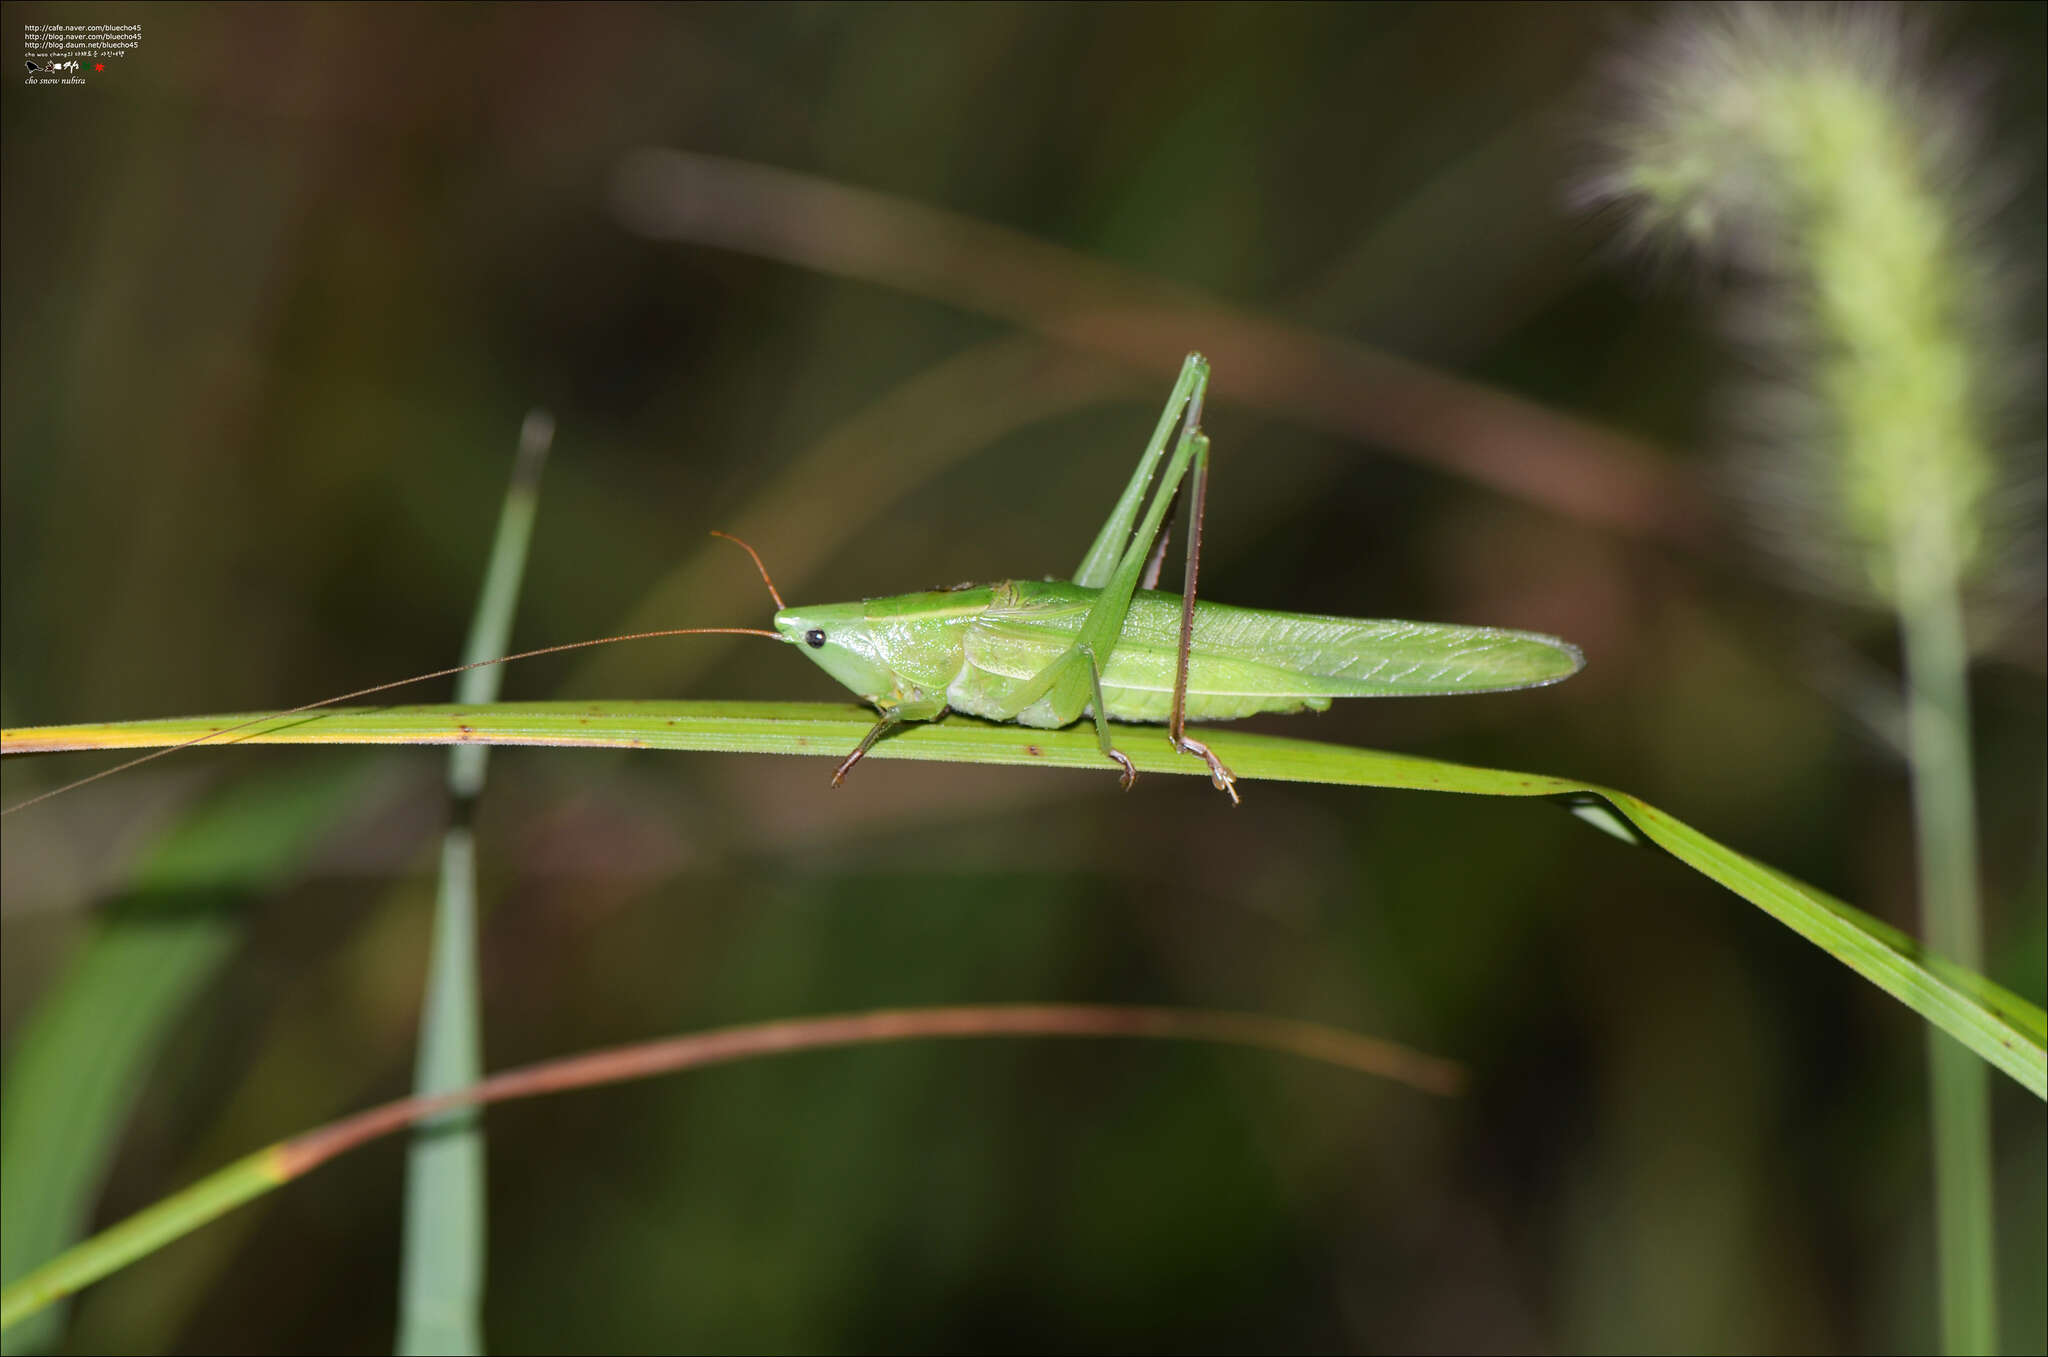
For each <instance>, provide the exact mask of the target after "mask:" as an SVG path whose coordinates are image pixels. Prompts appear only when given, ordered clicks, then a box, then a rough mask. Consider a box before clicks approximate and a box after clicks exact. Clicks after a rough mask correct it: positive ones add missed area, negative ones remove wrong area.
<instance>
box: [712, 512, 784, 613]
mask: <svg viewBox="0 0 2048 1357" xmlns="http://www.w3.org/2000/svg"><path fill="white" fill-rule="evenodd" d="M711 535H712V536H713V537H723V538H724V539H725V540H726V541H728V542H738V543H739V547H740V549H741V550H742V551H744V552H746V553H747V555H749V556H751V557H753V558H754V569H756V570H758V571H760V572H761V583H763V584H765V585H767V586H768V597H770V598H772V599H774V600H775V611H777V612H781V611H782V610H783V609H784V608H787V607H788V606H789V605H788V604H787V603H784V602H783V601H782V595H781V594H780V593H779V592H777V590H776V588H775V581H774V580H771V579H769V578H768V567H767V566H765V565H762V564H761V553H760V552H758V551H756V550H754V549H753V548H752V547H750V546H748V545H747V544H746V543H745V542H741V541H740V539H739V538H737V537H734V536H733V535H732V534H731V533H729V532H720V531H719V530H718V529H716V528H713V529H712V530H711Z"/></svg>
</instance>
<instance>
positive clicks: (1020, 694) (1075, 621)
mask: <svg viewBox="0 0 2048 1357" xmlns="http://www.w3.org/2000/svg"><path fill="white" fill-rule="evenodd" d="M1208 385H1209V364H1208V362H1207V360H1205V359H1204V358H1203V357H1202V356H1201V355H1200V354H1199V353H1191V354H1189V355H1188V357H1187V361H1186V362H1185V363H1184V364H1183V365H1182V366H1181V372H1180V380H1179V381H1177V382H1176V383H1175V384H1174V388H1173V394H1172V395H1171V396H1169V397H1168V398H1167V402H1166V409H1165V410H1164V411H1162V412H1161V413H1160V416H1159V424H1158V427H1157V428H1155V429H1154V430H1153V432H1152V439H1151V442H1150V443H1149V444H1148V445H1147V446H1146V448H1145V452H1144V455H1143V456H1142V457H1140V458H1139V459H1138V466H1137V470H1136V471H1134V472H1133V473H1132V475H1131V479H1130V482H1129V484H1127V485H1126V486H1125V487H1124V492H1123V494H1122V495H1121V496H1120V497H1119V498H1118V499H1117V502H1116V507H1115V508H1114V509H1112V510H1111V511H1110V515H1109V518H1108V520H1107V521H1106V522H1105V523H1103V525H1102V531H1101V532H1099V533H1097V534H1096V537H1095V541H1094V543H1093V545H1091V546H1090V547H1089V548H1088V554H1087V555H1086V556H1085V557H1083V558H1082V561H1081V565H1080V568H1079V569H1078V570H1076V571H1075V572H1074V578H1073V580H1072V582H1070V583H1067V582H1057V581H1035V580H1004V581H1001V582H1000V583H996V584H990V585H980V586H969V587H963V588H958V589H951V590H940V591H935V592H928V593H919V594H903V595H899V596H897V597H894V598H871V599H867V600H865V601H863V602H860V603H837V604H830V605H826V606H822V607H800V608H788V607H782V606H781V604H782V598H781V595H779V594H777V595H776V596H775V602H776V604H777V606H778V609H779V611H777V613H776V614H775V623H774V625H775V629H776V631H778V632H780V633H781V634H782V635H783V636H784V637H785V638H787V639H789V640H791V641H796V642H799V643H800V644H802V645H803V646H804V647H805V648H806V649H807V650H808V651H809V652H810V657H811V658H812V659H813V660H814V661H816V662H817V664H818V666H819V667H820V668H822V669H823V670H824V671H825V672H826V673H828V674H830V675H831V676H832V677H833V678H835V679H837V680H839V682H841V683H843V684H845V685H846V686H847V687H848V688H850V689H852V690H853V692H855V693H856V694H858V695H859V696H860V697H861V699H862V700H863V701H866V702H869V703H872V704H873V705H874V706H875V707H876V709H877V710H879V711H880V712H881V719H880V720H878V721H876V722H875V724H874V727H873V728H872V729H870V730H869V731H868V733H867V737H866V738H865V739H863V740H862V741H861V742H860V745H859V746H858V747H857V748H856V749H855V750H854V751H853V752H852V753H851V754H849V755H847V757H846V759H845V761H844V762H842V763H841V764H840V765H839V768H838V770H837V771H835V772H834V773H833V775H832V782H833V785H834V786H837V785H838V784H839V782H840V781H841V780H842V779H843V778H845V776H846V773H847V770H848V769H850V768H852V767H853V765H854V764H856V763H858V762H860V760H861V758H862V757H863V756H864V755H865V754H866V753H867V752H868V750H870V749H871V748H873V747H874V744H875V741H877V740H879V739H881V738H882V737H883V736H885V735H887V734H888V733H889V732H890V731H891V730H893V729H895V728H896V727H898V726H899V725H901V724H903V723H904V722H906V721H933V720H937V719H938V718H939V717H941V716H943V715H944V714H945V713H946V712H947V711H949V710H950V711H959V712H964V713H966V714H968V715H970V716H979V717H984V718H987V719H989V720H994V721H1016V722H1018V723H1019V724H1021V725H1026V726H1035V727H1039V728H1051V727H1057V726H1066V725H1071V724H1073V723H1074V722H1075V721H1078V720H1080V719H1081V718H1082V717H1083V716H1087V717H1090V718H1091V719H1092V720H1093V721H1094V723H1095V736H1096V741H1097V743H1098V744H1099V745H1100V746H1101V748H1102V753H1103V756H1104V757H1105V758H1107V759H1110V760H1112V761H1113V762H1115V763H1116V764H1117V765H1118V766H1119V767H1121V768H1122V770H1123V774H1122V776H1123V785H1124V786H1125V787H1126V788H1129V787H1130V786H1131V784H1132V782H1133V781H1134V780H1135V779H1136V777H1137V770H1136V769H1135V768H1133V767H1132V766H1131V761H1130V760H1129V759H1128V758H1126V757H1125V756H1124V755H1123V754H1122V753H1120V752H1119V751H1118V750H1117V748H1116V745H1115V743H1114V741H1113V739H1112V737H1111V734H1110V725H1109V723H1110V722H1111V721H1148V722H1158V721H1164V722H1166V726H1167V737H1166V738H1167V740H1168V742H1169V743H1170V744H1172V746H1173V747H1174V748H1175V749H1176V750H1178V751H1180V752H1182V753H1186V754H1191V755H1194V756H1196V757H1198V758H1200V759H1202V760H1203V761H1204V762H1205V763H1207V764H1208V766H1209V777H1210V780H1211V781H1212V782H1213V783H1214V784H1215V785H1216V787H1217V788H1218V789H1219V790H1221V791H1225V792H1228V793H1229V794H1230V799H1231V800H1232V802H1236V801H1237V799H1238V795H1237V786H1236V781H1237V780H1236V778H1235V777H1233V776H1232V774H1231V772H1230V770H1229V769H1228V768H1226V767H1224V766H1223V762H1222V760H1220V759H1218V758H1217V757H1216V755H1215V754H1213V753H1211V752H1210V750H1209V747H1208V746H1207V745H1205V744H1203V743H1202V742H1201V741H1199V740H1195V739H1191V738H1190V737H1189V736H1188V734H1187V729H1186V727H1187V723H1188V722H1189V721H1228V720H1231V719H1233V718H1236V717H1241V716H1251V715H1253V714H1255V713H1260V712H1293V711H1301V710H1303V709H1312V710H1316V711H1321V710H1323V709H1324V708H1327V707H1328V706H1329V705H1330V699H1331V698H1333V697H1387V696H1402V695H1417V694H1428V693H1484V692H1499V691H1503V690H1506V689H1513V688H1536V687H1541V686H1543V685H1545V684H1550V683H1556V682H1558V681H1560V680H1562V679H1566V678H1569V677H1571V676H1572V675H1573V674H1575V673H1577V672H1578V671H1579V668H1580V667H1581V666H1582V665H1583V664H1584V663H1585V659H1584V657H1583V656H1582V655H1581V654H1580V653H1579V650H1578V648H1577V647H1576V646H1573V645H1570V644H1569V643H1567V642H1564V641H1560V640H1558V639H1557V638H1556V637H1554V636H1542V635H1538V634H1536V633H1534V632H1526V631H1503V630H1500V629H1498V628H1493V627H1467V626H1454V625H1444V624H1435V623H1425V622H1397V621H1363V620H1359V619H1354V618H1346V617H1318V616H1312V615H1309V614H1304V613H1279V612H1267V611H1263V610H1258V609H1251V608H1233V607H1228V606H1225V605H1223V604H1217V603H1204V602H1199V601H1197V598H1196V592H1195V580H1196V572H1197V568H1198V567H1199V565H1200V563H1201V556H1202V508H1203V501H1204V499H1205V497H1206V492H1207V489H1208V476H1209V440H1208V438H1207V437H1206V436H1204V434H1203V433H1202V402H1203V397H1204V396H1205V395H1206V394H1207V391H1208ZM1176 424H1178V425H1179V427H1180V436H1179V438H1178V439H1177V440H1175V439H1173V431H1174V427H1175V425H1176ZM1169 441H1172V442H1173V443H1174V448H1173V456H1172V460H1171V461H1169V462H1168V463H1167V465H1166V470H1165V472H1164V474H1163V475H1160V476H1159V477H1158V485H1157V487H1156V488H1155V489H1153V491H1152V498H1151V503H1150V504H1149V505H1147V506H1146V508H1145V516H1144V519H1143V521H1142V522H1141V521H1139V518H1138V510H1139V506H1140V505H1141V504H1144V503H1145V492H1146V490H1147V488H1148V487H1149V486H1151V484H1152V481H1153V479H1154V473H1155V472H1156V471H1157V470H1158V466H1159V461H1160V459H1161V458H1162V457H1164V456H1165V455H1166V449H1167V445H1168V443H1169ZM1183 485H1186V486H1187V487H1188V494H1187V500H1188V547H1187V568H1186V578H1185V581H1184V583H1183V585H1182V589H1183V592H1182V593H1181V594H1179V595H1173V594H1164V593H1156V592H1153V590H1152V586H1153V584H1155V583H1156V582H1157V581H1158V576H1159V568H1160V565H1161V563H1162V561H1163V559H1164V556H1165V550H1166V523H1167V518H1168V515H1169V514H1170V513H1171V511H1172V507H1173V504H1174V502H1175V500H1176V499H1177V498H1178V497H1179V495H1180V492H1181V489H1182V487H1183ZM1134 529H1135V530H1134ZM758 563H759V558H756V564H758ZM762 575H763V578H764V579H765V578H766V575H767V572H766V571H765V570H763V572H762ZM769 591H770V592H771V593H773V592H774V586H773V585H772V584H771V585H770V586H769Z"/></svg>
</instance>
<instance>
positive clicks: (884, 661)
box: [774, 603, 898, 701]
mask: <svg viewBox="0 0 2048 1357" xmlns="http://www.w3.org/2000/svg"><path fill="white" fill-rule="evenodd" d="M774 626H775V630H777V631H778V632H781V633H782V636H783V639H785V640H788V641H792V642H794V643H796V644H797V645H799V646H801V647H802V648H803V652H804V654H805V655H807V656H809V657H810V659H811V660H812V662H813V663H815V664H816V665H817V666H818V667H819V668H820V669H822V670H824V671H825V672H826V673H828V674H830V675H831V676H832V677H833V678H835V679H837V680H838V681H839V682H840V683H842V684H844V685H845V686H846V687H847V688H848V689H850V690H852V691H853V692H854V693H856V694H858V695H859V696H861V697H863V698H866V699H868V700H869V701H873V700H874V699H875V698H877V697H880V696H881V695H883V694H885V693H890V692H893V691H895V689H896V687H897V686H898V685H897V678H896V671H895V669H894V668H893V667H892V666H891V665H890V663H889V659H888V655H887V654H886V652H885V651H884V649H883V647H882V646H880V645H879V644H878V643H877V642H878V641H879V637H878V636H877V634H876V628H875V625H874V624H873V623H872V622H870V621H869V620H868V617H867V605H866V604H863V603H820V604H814V605H808V606H805V607H801V608H784V609H783V610H782V611H780V612H778V613H776V614H775V622H774Z"/></svg>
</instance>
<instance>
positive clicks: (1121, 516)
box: [1074, 353, 1209, 589]
mask: <svg viewBox="0 0 2048 1357" xmlns="http://www.w3.org/2000/svg"><path fill="white" fill-rule="evenodd" d="M1208 387H1209V362H1208V360H1207V359H1205V358H1203V357H1202V355H1200V354H1199V353H1191V354H1189V355H1188V356H1187V361H1185V362H1184V363H1182V364H1181V369H1180V378H1179V380H1177V381H1176V382H1175V383H1174V384H1173V394H1172V395H1170V396H1168V397H1167V398H1166V408H1165V409H1164V410H1162V411H1161V412H1160V414H1159V424H1158V427H1156V428H1155V429H1153V431H1152V438H1151V441H1150V442H1148V443H1147V444H1146V445H1145V451H1144V453H1143V455H1142V456H1140V457H1139V458H1138V466H1137V469H1136V470H1135V471H1133V472H1132V473H1131V479H1130V482H1129V483H1128V484H1127V485H1125V486H1124V489H1123V493H1122V494H1121V495H1119V496H1117V501H1116V506H1115V507H1114V508H1112V509H1111V510H1110V512H1109V517H1108V518H1107V519H1105V520H1104V521H1103V524H1102V530H1101V531H1100V532H1098V533H1097V534H1096V536H1095V541H1094V542H1093V543H1092V544H1090V546H1089V548H1088V554H1087V555H1086V556H1083V557H1082V558H1081V564H1080V567H1079V568H1078V569H1076V570H1075V571H1074V583H1076V584H1079V585H1084V586H1086V587H1087V588H1090V589H1100V588H1102V587H1103V586H1104V585H1106V584H1108V583H1109V579H1110V576H1112V575H1113V574H1115V573H1116V569H1117V564H1118V562H1119V561H1121V560H1122V559H1123V556H1124V553H1125V551H1126V550H1127V549H1128V547H1129V545H1130V539H1131V529H1132V528H1133V527H1134V526H1135V525H1136V524H1137V521H1138V513H1139V510H1140V508H1141V507H1142V506H1143V505H1144V503H1145V490H1146V487H1148V486H1149V485H1150V484H1151V483H1152V473H1153V471H1154V470H1156V469H1157V467H1158V465H1159V459H1160V458H1162V457H1164V456H1165V455H1166V451H1167V449H1168V448H1169V447H1171V446H1173V430H1174V426H1175V425H1176V424H1183V421H1182V418H1181V412H1182V409H1183V408H1184V407H1186V406H1189V405H1190V404H1191V405H1192V406H1193V416H1194V417H1193V418H1192V419H1189V420H1187V421H1185V423H1184V424H1183V427H1184V428H1194V427H1196V426H1197V425H1199V424H1200V423H1201V420H1202V400H1203V397H1204V396H1205V395H1206V394H1207V391H1208ZM1148 587H1149V586H1148Z"/></svg>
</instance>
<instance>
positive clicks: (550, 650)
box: [0, 533, 789, 815]
mask: <svg viewBox="0 0 2048 1357" xmlns="http://www.w3.org/2000/svg"><path fill="white" fill-rule="evenodd" d="M723 535H724V534H722V533H721V534H720V536H723ZM734 540H736V541H737V540H738V539H734ZM740 545H742V546H746V544H745V543H744V542H742V543H740ZM747 550H749V551H752V550H753V548H752V547H747ZM763 573H764V574H765V573H766V572H763ZM768 588H769V592H771V593H773V592H774V589H775V586H774V585H772V584H771V585H770V586H768ZM781 601H782V600H781V599H779V598H778V599H777V600H776V602H777V603H780V602H781ZM709 635H718V636H765V637H767V638H768V639H769V640H771V641H784V642H787V641H788V640H789V638H788V637H787V636H784V635H783V634H782V633H781V632H779V631H764V630H763V629H761V628H760V627H673V628H670V629H668V630H666V631H635V632H629V633H627V634H626V635H623V636H600V637H598V638H597V639H596V640H594V641H568V642H565V643H564V644H562V645H554V646H542V647H541V648H540V649H539V650H522V651H520V652H519V653H518V654H516V655H500V656H498V657H497V658H496V659H494V660H478V661H476V662H475V663H473V664H458V665H455V666H453V667H452V668H448V669H436V670H434V671H433V672H432V673H430V674H414V675H413V676H412V677H411V678H402V679H393V680H392V681H391V682H389V683H379V684H376V685H374V686H372V687H369V688H358V689H356V690H355V691H354V692H352V693H342V694H341V695H340V696H338V697H323V698H321V699H320V700H319V701H318V702H308V703H306V705H304V706H303V707H292V708H290V709H289V710H287V711H273V712H265V713H264V714H263V715H261V716H255V717H251V718H250V719H249V720H247V721H239V722H237V723H235V724H234V725H232V726H222V727H221V728H220V729H219V730H210V731H208V732H207V733H206V734H204V735H195V736H193V737H192V738H191V739H189V740H181V741H180V742H178V743H177V744H173V745H166V746H164V747H163V748H162V749H152V750H151V751H150V752H149V753H147V754H144V755H142V756H140V757H139V758H133V759H130V760H128V761H127V762H126V763H117V764H115V765H114V766H113V767H112V768H103V769H101V770H100V771H99V772H97V773H93V774H92V775H90V776H88V777H82V778H79V779H78V780H77V781H76V782H67V783H65V784H64V785H63V786H61V787H53V788H51V789H50V790H49V791H47V792H43V793H42V794H40V795H38V796H31V797H30V798H29V799H28V800H26V801H17V802H15V803H14V804H13V805H11V806H9V807H7V808H6V809H5V810H0V815H12V814H14V812H16V811H18V810H26V809H28V808H29V807H30V806H33V805H35V804H36V803H37V802H39V801H47V800H49V799H50V798H51V797H53V796H62V795H63V794H64V793H66V792H69V791H75V790H77V789H78V788H80V787H83V786H84V785H85V784H86V783H88V782H98V781H99V780H100V779H101V778H103V777H112V776H113V775H114V774H116V773H125V772H127V771H128V770H129V769H130V768H135V767H138V766H140V765H142V764H145V763H148V762H149V761H150V760H151V759H160V758H162V757H164V755H166V754H175V753H177V752H178V751H179V750H180V749H190V748H191V747H192V746H193V745H195V744H204V743H205V742H206V741H208V740H217V739H219V738H220V737H221V736H223V735H232V734H234V733H235V732H236V731H238V730H247V729H248V728H249V727H251V726H260V725H262V724H263V723H264V722H265V721H275V720H278V719H280V718H282V717H286V716H297V715H298V714H299V713H301V712H309V711H315V710H317V709H319V708H321V707H331V706H333V705H334V704H335V703H337V702H352V701H354V700H355V699H356V698H359V697H369V696H370V695H371V694H373V693H384V692H389V691H391V690H392V689H393V688H403V687H405V686H407V685H408V684H413V683H425V682H426V681H427V680H429V679H437V678H447V677H449V676H450V675H451V674H462V673H467V672H468V671H469V670H471V669H482V668H484V667H485V666H486V665H492V664H510V663H511V662H512V661H514V660H531V659H535V658H537V657H539V656H541V655H559V654H561V653H562V652H563V651H565V650H587V649H589V648H590V647H591V646H608V645H615V644H617V643H618V642H620V641H651V640H654V639H656V638H657V637H662V636H709Z"/></svg>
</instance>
